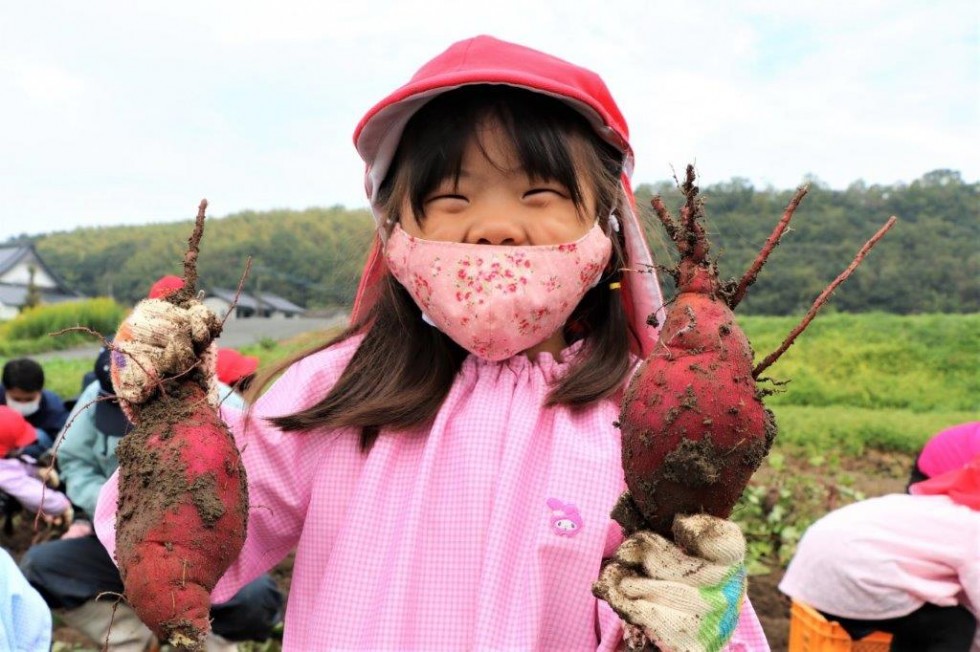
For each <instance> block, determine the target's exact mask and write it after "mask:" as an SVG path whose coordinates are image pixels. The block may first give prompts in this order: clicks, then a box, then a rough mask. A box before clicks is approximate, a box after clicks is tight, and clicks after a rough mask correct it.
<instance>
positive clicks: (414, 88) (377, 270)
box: [351, 36, 664, 355]
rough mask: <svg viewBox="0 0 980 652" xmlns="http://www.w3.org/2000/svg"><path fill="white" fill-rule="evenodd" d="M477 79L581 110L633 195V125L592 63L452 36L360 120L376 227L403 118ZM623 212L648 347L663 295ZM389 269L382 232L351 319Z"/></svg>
mask: <svg viewBox="0 0 980 652" xmlns="http://www.w3.org/2000/svg"><path fill="white" fill-rule="evenodd" d="M473 84H505V85H509V86H516V87H519V88H524V89H527V90H531V91H535V92H538V93H543V94H545V95H550V96H551V97H554V98H555V99H558V100H561V101H563V102H565V103H567V104H568V105H569V106H571V107H572V108H574V109H575V110H577V111H579V112H580V113H581V114H582V115H583V116H585V118H586V119H587V120H588V121H589V123H590V124H591V125H592V127H593V128H594V129H595V130H596V133H597V134H598V135H599V136H600V137H601V138H603V139H604V140H606V141H608V142H609V143H611V144H612V145H614V146H615V147H617V148H619V150H620V151H621V152H622V153H623V175H622V183H623V189H624V191H625V193H626V195H627V196H628V197H629V199H630V203H631V204H632V203H633V193H632V190H631V189H630V185H629V176H630V174H632V171H633V150H632V148H631V147H630V144H629V129H628V128H627V126H626V120H624V119H623V115H622V113H620V111H619V107H617V106H616V102H615V101H614V100H613V98H612V95H611V94H610V93H609V89H608V88H606V85H605V83H604V82H603V81H602V79H601V78H600V77H599V76H598V75H597V74H595V73H594V72H592V71H590V70H586V69H585V68H581V67H579V66H576V65H574V64H572V63H569V62H567V61H564V60H563V59H559V58H558V57H554V56H551V55H550V54H545V53H544V52H539V51H538V50H533V49H531V48H528V47H524V46H522V45H516V44H514V43H508V42H506V41H501V40H499V39H495V38H493V37H491V36H477V37H475V38H471V39H467V40H465V41H460V42H458V43H454V44H453V45H451V46H450V47H449V49H447V50H446V51H445V52H443V53H442V54H440V55H438V56H437V57H436V58H434V59H432V60H431V61H429V62H428V63H427V64H425V65H424V66H422V67H421V68H420V69H419V70H418V72H416V73H415V75H413V76H412V78H411V79H410V80H409V81H408V83H407V84H405V85H404V86H402V87H401V88H399V89H398V90H396V91H395V92H394V93H392V94H390V95H389V96H388V97H386V98H385V99H383V100H381V101H380V102H379V103H378V104H376V105H375V106H374V107H373V108H372V109H371V110H370V111H368V112H367V115H365V116H364V118H363V119H362V120H361V122H360V124H358V125H357V129H356V130H355V131H354V145H355V146H356V147H357V151H358V153H359V154H360V155H361V158H363V159H364V162H365V163H366V164H367V168H366V170H365V184H364V185H365V190H366V191H367V195H368V198H369V199H370V200H371V208H372V211H373V212H374V217H375V220H376V221H377V223H378V226H379V229H380V228H381V225H382V224H383V223H384V220H385V216H384V215H382V214H381V212H380V209H379V207H378V206H377V203H376V201H375V200H376V199H377V191H378V187H379V186H380V185H381V183H382V181H384V178H385V175H386V174H387V172H388V168H389V166H390V165H391V160H392V158H393V157H394V154H395V150H396V149H397V147H398V142H399V141H400V140H401V135H402V131H403V130H404V128H405V125H406V123H407V122H408V120H409V119H410V118H411V117H412V115H413V114H414V113H415V112H416V111H418V110H419V109H420V108H421V107H422V106H423V105H424V104H425V103H426V102H428V101H429V100H431V99H432V98H434V97H436V96H437V95H440V94H442V93H445V92H447V91H451V90H454V89H456V88H459V87H461V86H467V85H473ZM621 218H622V219H621V221H622V223H623V224H622V228H623V229H624V235H625V238H626V249H627V255H628V256H629V261H630V265H631V266H632V268H633V269H634V270H635V271H634V273H632V274H626V275H624V276H623V280H622V291H621V294H622V297H623V302H624V305H625V308H626V314H627V316H628V317H629V319H630V324H631V325H632V326H633V330H634V332H635V333H636V334H637V336H638V337H639V338H640V342H639V347H638V349H639V350H636V351H635V353H637V354H640V355H646V354H647V353H649V352H650V351H651V350H652V348H653V345H654V343H655V342H656V339H657V329H656V328H654V327H651V326H648V325H647V316H648V315H650V314H651V313H653V312H657V313H658V315H657V316H658V323H661V324H662V323H663V321H664V314H663V299H662V297H661V293H660V285H659V283H658V282H657V276H656V273H655V271H654V270H655V268H654V266H653V259H652V257H651V256H650V251H649V249H648V248H647V244H646V240H645V239H644V236H643V230H642V229H641V227H640V223H639V221H638V220H637V218H636V215H635V211H633V210H631V211H630V213H629V214H628V215H625V216H621ZM384 270H385V264H384V255H383V253H382V244H381V240H380V237H375V242H374V245H373V247H372V249H371V252H370V254H369V256H368V261H367V265H366V267H365V270H364V275H363V276H362V277H361V284H360V286H359V287H358V290H357V298H356V299H355V302H354V309H353V312H352V315H351V318H352V320H353V321H355V322H356V321H359V320H360V319H361V318H363V317H364V315H366V314H367V312H368V310H369V309H370V307H371V304H373V302H374V292H373V289H374V287H375V285H376V283H377V282H378V281H379V280H380V279H381V278H382V277H383V275H384Z"/></svg>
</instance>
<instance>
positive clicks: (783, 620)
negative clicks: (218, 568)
mask: <svg viewBox="0 0 980 652" xmlns="http://www.w3.org/2000/svg"><path fill="white" fill-rule="evenodd" d="M911 464H912V457H911V456H909V455H904V454H896V453H882V452H878V451H868V452H867V453H866V454H865V455H863V456H861V457H859V458H854V459H848V460H843V461H841V463H840V464H839V465H835V466H834V467H833V468H831V467H828V466H819V467H814V465H813V464H811V463H809V462H808V461H807V460H803V459H792V458H790V459H787V460H786V462H785V466H784V468H782V469H781V470H780V471H779V472H778V474H779V475H786V474H792V475H793V476H799V477H803V476H812V478H813V479H814V480H815V481H816V482H819V483H820V484H821V485H824V486H836V484H837V483H838V482H841V483H842V484H845V485H846V486H848V487H849V488H850V489H851V490H853V491H857V492H860V493H861V494H863V495H864V496H865V497H868V498H870V497H873V496H880V495H883V494H887V493H897V492H902V491H904V489H905V483H906V480H907V478H908V471H909V469H910V468H911ZM773 477H774V472H773V471H771V470H769V469H763V470H760V472H759V473H758V474H757V475H756V477H755V478H754V479H753V482H761V483H768V482H770V481H771V480H772V478H773ZM834 495H836V494H834ZM845 502H849V501H848V500H846V499H843V498H841V499H840V504H844V503H845ZM835 503H837V499H836V498H833V497H832V499H831V501H830V504H828V505H827V507H828V508H831V509H832V508H833V507H835V506H837V505H836V504H835ZM15 525H16V527H15V529H14V532H13V534H12V535H8V534H6V533H3V532H0V546H2V547H4V548H6V549H7V550H8V551H10V552H11V554H13V555H14V557H15V558H19V557H20V555H21V554H22V553H23V551H24V550H26V549H27V547H28V546H30V545H31V542H32V540H44V539H45V538H50V537H53V536H57V534H58V533H57V531H44V532H41V533H40V534H35V533H34V532H33V521H32V520H30V519H26V518H18V519H17V520H16V521H15ZM292 567H293V557H292V555H290V556H289V557H288V558H287V559H286V560H285V561H283V562H282V563H281V564H279V565H278V566H276V567H275V568H274V569H273V571H272V575H273V577H274V578H275V579H276V581H277V582H278V584H279V585H280V587H281V588H282V589H283V591H284V592H286V593H287V595H288V592H289V584H290V578H291V576H292ZM782 576H783V570H782V569H781V568H775V569H774V570H773V571H772V572H770V573H769V574H767V575H753V576H752V577H751V578H750V581H749V597H750V599H751V600H752V604H753V605H754V606H755V610H756V613H757V614H758V615H759V619H760V620H761V622H762V626H763V629H764V630H765V632H766V636H767V637H768V638H769V644H770V646H771V647H772V649H773V650H774V651H776V652H779V651H783V650H786V649H787V644H788V640H789V600H788V599H787V598H786V597H785V596H784V595H783V594H782V593H780V592H779V589H778V585H779V581H780V580H781V579H782ZM55 640H56V641H60V642H62V643H63V644H64V645H63V646H62V647H60V648H57V649H76V650H81V649H91V648H83V647H81V646H84V645H85V642H86V639H85V637H83V636H82V635H81V634H79V633H78V632H77V631H75V630H73V629H71V628H70V627H65V626H58V627H57V628H56V630H55ZM76 646H79V647H76Z"/></svg>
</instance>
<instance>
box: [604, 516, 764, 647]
mask: <svg viewBox="0 0 980 652" xmlns="http://www.w3.org/2000/svg"><path fill="white" fill-rule="evenodd" d="M673 531H674V538H675V540H676V541H677V544H676V545H675V544H674V543H672V542H671V541H668V540H667V539H665V538H664V537H662V536H660V535H658V534H654V533H652V532H637V533H636V534H634V535H633V536H631V537H630V538H628V539H627V540H626V541H624V542H623V544H622V545H621V546H620V547H619V549H618V550H617V551H616V554H615V556H614V557H613V559H612V560H611V561H610V562H609V563H608V564H606V566H605V567H604V568H603V569H602V572H601V573H600V575H599V580H598V581H597V582H596V583H595V585H594V586H593V592H594V593H595V594H596V595H597V596H598V597H600V598H602V599H603V600H605V601H606V602H608V603H609V605H610V606H611V607H612V608H613V609H614V610H615V611H616V613H618V614H619V616H620V617H621V618H623V620H625V621H626V622H627V623H628V625H627V638H628V639H629V640H628V642H629V643H630V646H631V647H642V644H643V643H645V641H642V640H637V639H638V638H639V639H642V638H646V639H647V640H649V641H650V642H653V643H656V644H657V645H658V646H659V647H660V648H661V649H662V650H665V651H666V650H669V651H671V652H681V651H685V652H715V651H716V650H720V649H721V648H722V647H724V645H725V643H727V642H728V639H729V638H731V636H732V633H733V632H734V630H735V626H736V625H737V624H738V617H739V611H740V610H741V606H742V600H743V599H744V597H745V589H746V581H745V565H744V559H745V538H744V537H743V536H742V532H741V530H739V528H738V526H737V525H735V524H734V523H732V522H731V521H727V520H724V519H720V518H715V517H713V516H708V515H707V514H695V515H691V516H678V517H676V518H675V519H674V528H673ZM685 550H686V551H687V553H686V552H685ZM688 553H689V554H688ZM631 625H632V626H633V627H630V626H631ZM638 630H639V631H638Z"/></svg>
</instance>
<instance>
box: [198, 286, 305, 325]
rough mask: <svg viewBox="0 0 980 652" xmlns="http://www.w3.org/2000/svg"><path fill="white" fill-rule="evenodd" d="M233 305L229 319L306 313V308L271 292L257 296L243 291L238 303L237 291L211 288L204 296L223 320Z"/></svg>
mask: <svg viewBox="0 0 980 652" xmlns="http://www.w3.org/2000/svg"><path fill="white" fill-rule="evenodd" d="M232 303H234V304H235V310H234V312H232V313H231V314H230V315H228V319H237V318H248V317H271V318H280V319H282V318H288V317H297V316H300V315H302V314H303V313H304V312H306V310H305V309H304V308H301V307H300V306H297V305H296V304H295V303H293V302H291V301H289V300H288V299H284V298H283V297H281V296H279V295H277V294H271V293H269V292H262V293H261V294H256V293H248V292H244V291H243V292H242V293H241V294H240V295H239V296H238V301H237V302H235V290H226V289H223V288H211V289H210V290H208V291H207V292H206V293H205V295H204V305H206V306H207V307H208V308H210V309H211V310H212V311H213V312H214V314H216V315H218V316H219V317H222V318H223V317H224V316H225V314H226V313H227V312H228V311H229V310H230V309H231V306H232Z"/></svg>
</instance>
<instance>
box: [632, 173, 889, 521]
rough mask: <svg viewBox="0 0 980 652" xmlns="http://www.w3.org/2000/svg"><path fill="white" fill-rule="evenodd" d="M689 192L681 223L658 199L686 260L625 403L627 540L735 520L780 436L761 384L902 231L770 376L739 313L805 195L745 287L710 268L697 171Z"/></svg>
mask: <svg viewBox="0 0 980 652" xmlns="http://www.w3.org/2000/svg"><path fill="white" fill-rule="evenodd" d="M681 190H682V192H683V193H684V195H685V197H686V202H685V205H684V207H683V208H682V209H681V215H680V219H679V220H678V221H677V222H675V221H674V219H673V218H672V217H671V216H670V214H669V213H668V212H667V209H666V208H665V207H664V205H663V202H662V201H661V200H660V199H659V198H654V200H653V205H654V210H655V212H656V213H657V216H658V217H659V218H660V220H661V222H662V223H663V225H664V227H665V229H666V231H667V233H668V235H669V236H670V238H671V240H672V241H673V242H674V244H675V245H676V246H677V249H678V251H679V252H680V261H679V263H678V265H677V267H676V268H675V269H674V270H672V273H673V275H674V278H675V280H676V281H677V295H676V297H675V298H674V299H673V300H672V301H671V302H670V304H669V305H668V306H667V318H666V321H665V322H664V324H663V329H662V331H661V333H660V340H659V342H658V344H657V346H656V348H655V350H654V351H653V352H652V353H651V354H650V355H649V357H648V358H647V359H646V360H644V362H643V363H642V365H641V367H640V368H639V369H638V371H637V373H636V375H635V376H634V377H633V379H632V380H631V382H630V384H629V386H628V387H627V390H626V393H625V395H624V400H623V404H622V411H621V414H620V419H619V424H620V427H621V428H622V434H623V470H624V472H625V476H626V484H627V486H628V488H629V492H628V494H627V495H624V498H623V500H622V501H621V502H620V505H619V506H617V509H616V511H614V516H615V517H616V518H617V520H619V521H620V523H621V524H622V525H623V526H624V528H625V529H626V530H627V531H628V532H630V531H634V530H637V529H652V530H654V531H656V532H659V533H660V534H663V535H664V536H667V537H670V536H671V526H672V524H673V520H674V516H676V515H677V514H692V513H708V514H711V515H714V516H718V517H722V518H727V517H728V516H729V515H730V514H731V511H732V508H733V507H734V506H735V503H736V502H737V501H738V499H739V497H740V496H741V494H742V492H743V490H744V489H745V486H746V484H747V483H748V481H749V479H750V478H751V477H752V474H753V473H754V472H755V470H756V469H757V468H758V467H759V464H760V463H761V462H762V460H763V459H764V458H765V456H766V454H767V453H768V451H769V448H770V446H771V445H772V443H773V439H774V438H775V436H776V423H775V418H774V417H773V414H772V412H770V411H769V410H768V409H767V408H766V407H765V406H764V405H763V402H762V398H763V396H764V395H765V394H766V392H767V391H771V390H763V389H760V388H759V387H757V385H756V379H757V378H758V377H759V374H760V373H761V371H762V370H763V369H764V368H765V367H767V366H768V365H769V364H771V363H772V362H773V361H774V360H775V358H777V357H778V355H779V354H781V353H782V351H785V348H786V347H788V346H789V344H790V343H792V338H795V336H796V335H797V334H799V332H800V331H802V328H805V326H806V324H807V323H809V319H812V317H813V315H815V313H816V310H817V309H819V307H820V305H822V303H823V302H824V301H825V300H826V297H827V296H829V294H830V292H831V291H832V290H833V289H834V288H835V287H836V286H837V285H839V284H840V283H841V282H843V280H844V279H845V278H846V277H847V275H848V274H850V272H851V271H852V270H853V268H854V267H856V265H857V264H858V262H860V259H861V258H863V255H864V254H865V253H866V251H867V250H868V249H869V248H870V247H871V246H873V244H874V242H876V241H877V238H880V237H881V236H882V235H883V234H884V232H885V231H886V230H887V229H888V228H890V227H891V225H892V224H893V223H894V218H892V219H891V220H890V221H889V223H888V224H887V225H886V226H885V227H883V228H882V230H881V231H879V232H878V234H877V235H876V236H875V238H873V239H872V241H869V243H868V244H866V245H865V248H864V249H863V250H862V252H861V253H860V254H859V258H858V259H856V260H855V261H854V263H852V265H851V266H850V267H849V268H848V270H847V271H846V272H845V273H844V274H842V275H841V276H839V277H838V279H837V280H835V281H834V283H832V284H831V285H830V286H829V287H828V288H827V290H825V291H824V293H822V294H821V296H820V297H819V298H818V299H817V302H815V303H814V306H813V308H811V310H810V312H809V313H808V315H807V319H805V320H804V322H803V324H802V325H801V327H799V328H798V329H796V330H795V331H794V332H793V333H792V334H791V336H790V339H788V341H787V342H785V343H784V345H785V346H784V347H782V348H781V350H780V351H777V352H776V353H775V354H774V355H773V356H770V357H769V358H768V359H767V361H766V362H765V363H764V366H763V365H759V366H757V367H753V351H752V347H751V346H750V344H749V341H748V339H747V338H746V336H745V334H744V333H743V332H742V330H741V328H739V326H738V324H737V323H736V321H735V316H734V314H733V309H734V308H735V306H736V305H737V304H738V302H739V301H740V300H741V299H742V297H744V295H745V291H746V289H747V288H748V286H749V285H751V284H752V283H753V282H754V281H755V278H756V275H757V274H758V272H759V269H761V267H762V265H763V264H764V263H765V260H766V258H767V257H768V255H769V253H770V252H771V251H772V249H773V247H775V245H776V244H777V243H778V241H779V239H780V237H781V235H782V232H783V230H784V229H785V228H786V226H787V224H788V223H789V220H790V219H791V217H792V215H793V212H794V211H795V210H796V207H797V206H798V205H799V203H800V201H801V200H802V199H803V197H804V195H805V194H806V189H805V188H801V189H800V190H798V191H797V193H796V195H795V196H794V197H793V199H792V200H791V202H790V204H789V206H787V208H786V211H785V213H784V215H783V218H782V220H781V221H780V222H779V224H778V225H777V227H776V230H775V231H774V232H773V234H772V235H771V236H770V238H769V240H768V241H767V243H766V245H765V247H764V248H763V250H762V252H761V253H760V254H759V256H758V257H757V258H756V261H755V263H754V264H753V265H752V267H751V268H750V270H749V272H748V273H746V275H745V276H744V277H743V278H742V279H741V281H740V282H738V283H736V282H734V281H731V282H728V283H723V282H721V281H720V280H719V278H718V270H717V266H716V264H715V263H714V262H712V261H710V260H709V258H708V250H709V243H708V240H707V237H706V235H705V231H704V227H703V225H702V223H701V221H702V219H703V204H702V201H701V199H700V197H699V196H698V188H697V186H695V185H694V169H693V167H691V166H688V168H687V175H686V179H685V181H684V183H683V185H682V186H681ZM637 510H638V511H639V513H640V515H642V517H639V516H638V515H637V514H636V512H637ZM638 518H639V519H640V520H639V522H637V519H638Z"/></svg>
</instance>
